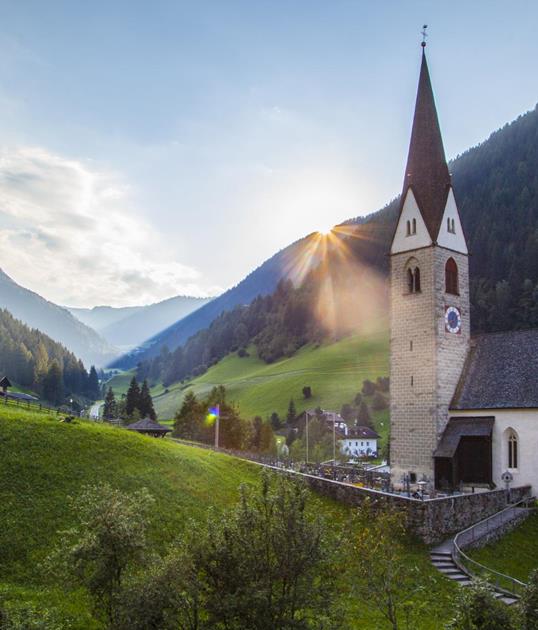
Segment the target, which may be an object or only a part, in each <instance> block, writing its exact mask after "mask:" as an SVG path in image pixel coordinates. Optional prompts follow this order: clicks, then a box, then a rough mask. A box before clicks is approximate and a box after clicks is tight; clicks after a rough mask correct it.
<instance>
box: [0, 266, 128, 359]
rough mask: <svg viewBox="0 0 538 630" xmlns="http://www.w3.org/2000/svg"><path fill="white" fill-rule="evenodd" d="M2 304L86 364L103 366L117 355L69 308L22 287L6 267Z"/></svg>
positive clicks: (0, 277) (0, 282)
mask: <svg viewBox="0 0 538 630" xmlns="http://www.w3.org/2000/svg"><path fill="white" fill-rule="evenodd" d="M0 307H1V308H5V309H7V310H8V311H9V312H10V313H11V314H12V315H13V316H14V317H15V318H16V319H19V320H21V321H22V322H23V323H25V324H26V325H27V326H29V327H30V328H35V329H37V330H39V331H40V332H42V333H44V334H45V335H47V336H48V337H50V338H51V339H53V340H54V341H57V342H58V343H61V344H62V345H63V346H65V347H66V348H67V349H68V350H70V351H71V352H72V353H73V354H75V355H76V356H77V357H78V358H80V359H81V360H82V361H83V362H84V364H85V365H88V366H89V365H96V366H103V365H105V364H106V363H107V362H109V361H110V360H112V359H113V358H114V357H115V356H117V354H118V351H117V349H115V348H113V347H112V346H111V345H110V344H108V343H107V342H106V341H105V340H104V339H103V338H102V337H100V336H99V335H98V333H97V332H95V330H93V329H92V328H90V327H88V326H86V325H85V324H83V323H82V322H80V321H79V320H78V319H77V318H76V317H74V315H72V313H70V312H69V311H68V310H67V309H66V308H63V307H61V306H58V305H57V304H54V302H50V301H49V300H46V299H45V298H44V297H42V296H41V295H39V294H38V293H36V292H35V291H31V290H30V289H26V288H25V287H23V286H21V285H20V284H18V283H17V282H15V280H13V278H11V277H10V276H8V274H7V273H6V272H5V271H4V270H3V269H0Z"/></svg>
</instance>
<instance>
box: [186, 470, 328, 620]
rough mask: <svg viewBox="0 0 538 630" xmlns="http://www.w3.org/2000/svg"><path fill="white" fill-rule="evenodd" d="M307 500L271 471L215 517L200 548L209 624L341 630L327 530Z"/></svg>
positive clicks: (300, 490)
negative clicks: (333, 604)
mask: <svg viewBox="0 0 538 630" xmlns="http://www.w3.org/2000/svg"><path fill="white" fill-rule="evenodd" d="M307 500H308V492H307V490H306V488H305V487H304V486H303V485H300V484H297V483H293V482H290V481H289V480H287V479H286V478H284V477H280V476H278V477H276V476H271V475H270V474H268V473H267V472H264V473H263V474H262V480H261V486H260V488H259V490H257V491H256V492H255V491H253V490H248V489H247V488H246V487H245V486H243V487H242V488H241V499H240V502H239V504H238V506H237V507H236V508H235V509H233V510H231V511H229V512H228V513H226V514H224V515H223V516H220V515H219V517H217V516H216V515H211V516H210V518H209V520H208V524H207V531H206V532H204V533H203V534H202V535H201V536H198V541H199V543H198V549H197V550H196V551H195V554H196V557H197V562H198V568H199V573H198V575H199V580H200V583H199V589H198V590H199V591H200V592H201V593H202V596H203V600H204V608H205V612H206V614H207V624H208V627H216V628H238V629H239V628H249V630H273V629H274V628H314V627H320V628H321V627H323V628H330V627H339V626H338V625H335V626H331V625H330V623H331V622H333V623H335V624H336V621H337V620H336V619H334V616H333V615H334V612H333V611H332V610H331V601H334V589H335V576H334V575H333V574H332V572H331V569H330V567H329V565H328V562H327V561H328V559H329V554H330V545H329V542H328V535H327V531H326V530H325V527H324V526H323V524H322V523H321V522H320V521H319V520H314V519H312V518H310V517H309V516H308V511H307V509H306V508H307ZM246 541H248V542H247V544H245V542H246Z"/></svg>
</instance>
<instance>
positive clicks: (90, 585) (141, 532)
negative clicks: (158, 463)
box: [52, 483, 153, 628]
mask: <svg viewBox="0 0 538 630" xmlns="http://www.w3.org/2000/svg"><path fill="white" fill-rule="evenodd" d="M152 505H153V499H152V497H151V496H150V495H149V493H148V492H147V490H146V489H142V490H138V491H137V492H135V493H133V494H132V495H128V494H124V493H123V492H121V491H120V490H117V489H115V488H112V486H110V485H109V484H106V483H105V484H100V485H96V486H88V487H86V488H84V489H83V491H82V493H81V494H80V496H78V497H77V499H76V500H74V501H72V505H71V507H72V509H73V511H74V513H75V519H76V525H75V526H74V527H73V528H72V529H71V530H69V531H68V532H66V533H64V536H63V538H62V543H61V546H60V547H59V549H58V550H57V551H56V554H55V555H54V556H53V558H52V560H53V564H54V560H55V559H56V558H63V560H64V568H65V569H66V570H67V572H68V575H69V576H70V579H74V580H76V582H77V583H78V584H80V585H81V586H84V587H86V589H87V590H88V593H89V595H90V597H91V599H92V601H93V608H94V611H95V614H96V616H98V617H103V618H104V620H105V621H106V623H107V627H109V628H116V627H117V626H118V620H119V600H120V597H121V592H122V587H123V584H124V580H125V577H126V575H127V574H128V572H129V571H131V570H134V569H138V568H139V567H140V566H142V565H143V564H144V562H145V556H146V553H147V548H148V542H147V530H148V526H149V514H150V509H151V507H152Z"/></svg>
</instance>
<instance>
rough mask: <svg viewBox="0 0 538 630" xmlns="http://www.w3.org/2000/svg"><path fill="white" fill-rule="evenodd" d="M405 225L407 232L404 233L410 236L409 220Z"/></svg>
mask: <svg viewBox="0 0 538 630" xmlns="http://www.w3.org/2000/svg"><path fill="white" fill-rule="evenodd" d="M406 227H407V232H406V234H405V235H406V236H411V221H407V224H406Z"/></svg>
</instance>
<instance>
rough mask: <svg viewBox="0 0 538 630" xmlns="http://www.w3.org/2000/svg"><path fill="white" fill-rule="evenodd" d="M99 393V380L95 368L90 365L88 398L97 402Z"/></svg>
mask: <svg viewBox="0 0 538 630" xmlns="http://www.w3.org/2000/svg"><path fill="white" fill-rule="evenodd" d="M100 393H101V390H100V389H99V378H98V376H97V370H96V369H95V366H94V365H92V366H91V368H90V374H89V376H88V396H89V397H90V398H92V399H93V400H97V399H98V398H99V394H100Z"/></svg>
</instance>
